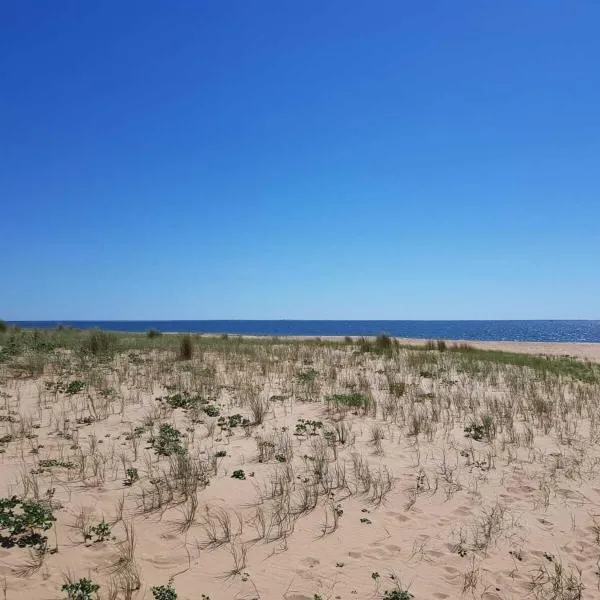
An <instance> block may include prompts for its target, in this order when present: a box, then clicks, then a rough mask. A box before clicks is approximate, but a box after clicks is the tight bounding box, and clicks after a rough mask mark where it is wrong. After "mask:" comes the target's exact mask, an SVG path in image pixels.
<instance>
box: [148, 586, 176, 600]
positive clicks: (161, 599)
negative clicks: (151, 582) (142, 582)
mask: <svg viewBox="0 0 600 600" xmlns="http://www.w3.org/2000/svg"><path fill="white" fill-rule="evenodd" d="M151 591H152V596H153V597H154V600H177V592H176V591H175V588H174V587H173V586H172V585H171V584H170V583H169V584H168V585H155V586H154V587H153V588H152V589H151Z"/></svg>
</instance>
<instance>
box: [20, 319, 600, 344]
mask: <svg viewBox="0 0 600 600" xmlns="http://www.w3.org/2000/svg"><path fill="white" fill-rule="evenodd" d="M8 323H9V324H10V325H17V326H19V327H26V328H38V329H45V328H53V327H56V326H58V325H64V326H71V327H74V328H77V329H94V328H99V329H103V330H105V331H126V332H144V331H148V330H149V329H156V330H158V331H162V332H189V333H211V334H224V333H226V334H232V335H233V334H238V335H267V336H296V335H310V336H323V337H325V336H346V335H350V336H372V335H378V334H381V333H385V334H387V335H390V336H394V337H403V338H419V339H425V340H428V339H434V340H437V339H446V340H489V341H527V342H600V321H581V320H577V321H568V320H554V321H551V320H545V321H541V320H540V321H294V320H275V321H257V320H254V321H242V320H230V321H9V322H8Z"/></svg>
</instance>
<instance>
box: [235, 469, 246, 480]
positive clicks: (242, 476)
mask: <svg viewBox="0 0 600 600" xmlns="http://www.w3.org/2000/svg"><path fill="white" fill-rule="evenodd" d="M231 478H232V479H242V480H243V479H246V473H244V471H243V469H237V470H236V471H234V472H233V473H232V474H231Z"/></svg>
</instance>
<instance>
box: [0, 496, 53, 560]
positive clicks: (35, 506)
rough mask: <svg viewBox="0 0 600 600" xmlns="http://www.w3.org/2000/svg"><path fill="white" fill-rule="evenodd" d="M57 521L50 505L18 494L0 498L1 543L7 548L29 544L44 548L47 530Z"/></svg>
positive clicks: (23, 546) (22, 546)
mask: <svg viewBox="0 0 600 600" xmlns="http://www.w3.org/2000/svg"><path fill="white" fill-rule="evenodd" d="M54 521H56V519H55V517H54V515H53V514H52V511H51V510H50V508H49V507H48V506H46V505H45V504H42V503H41V502H38V501H36V500H21V499H19V498H17V497H16V496H13V497H12V498H1V499H0V532H1V533H0V545H2V546H3V547H5V548H11V547H13V546H19V547H20V548H25V547H27V546H32V547H37V548H44V547H45V546H46V542H47V539H48V538H47V537H46V536H45V535H43V534H42V533H41V532H43V531H47V530H48V529H50V527H52V523H54Z"/></svg>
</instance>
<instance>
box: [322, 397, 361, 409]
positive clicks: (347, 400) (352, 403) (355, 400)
mask: <svg viewBox="0 0 600 600" xmlns="http://www.w3.org/2000/svg"><path fill="white" fill-rule="evenodd" d="M325 401H326V402H327V403H328V404H335V405H338V406H346V407H348V408H366V407H367V406H368V405H369V399H368V398H367V397H366V396H365V395H363V394H358V393H353V394H333V395H332V396H327V397H326V398H325Z"/></svg>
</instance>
